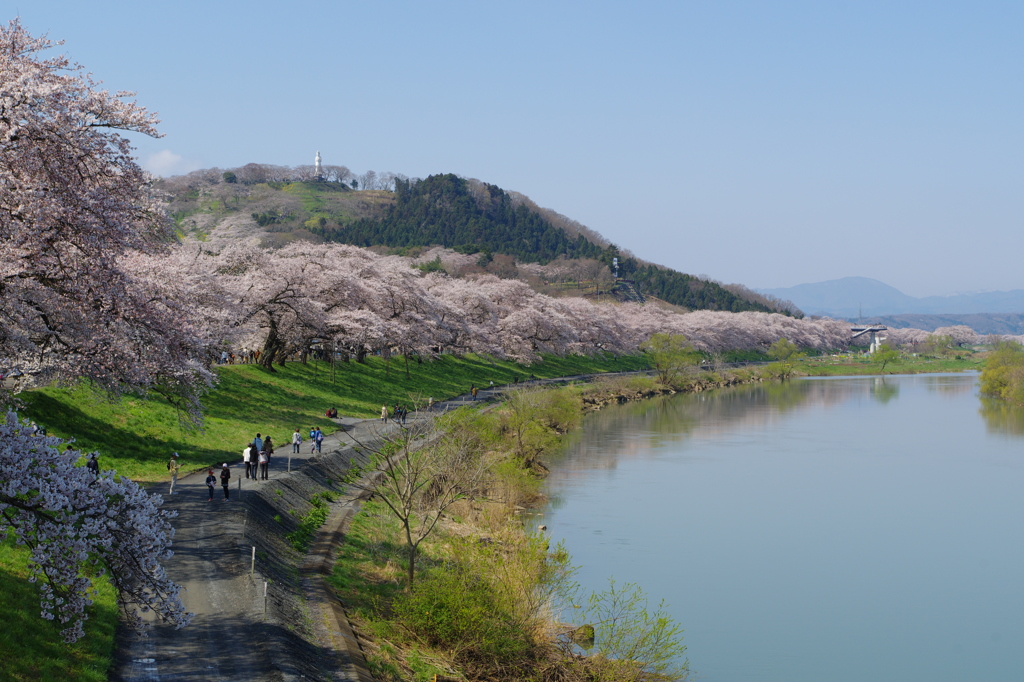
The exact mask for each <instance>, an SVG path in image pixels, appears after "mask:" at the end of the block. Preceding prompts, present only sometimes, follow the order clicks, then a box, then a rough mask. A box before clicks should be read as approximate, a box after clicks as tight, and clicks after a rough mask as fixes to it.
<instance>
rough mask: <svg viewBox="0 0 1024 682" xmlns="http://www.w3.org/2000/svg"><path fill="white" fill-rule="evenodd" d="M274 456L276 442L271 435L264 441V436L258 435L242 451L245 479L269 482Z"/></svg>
mask: <svg viewBox="0 0 1024 682" xmlns="http://www.w3.org/2000/svg"><path fill="white" fill-rule="evenodd" d="M273 456H274V440H273V439H272V438H271V437H270V434H267V439H266V440H264V439H263V436H262V434H259V433H257V434H256V437H255V438H253V439H252V442H251V443H249V444H248V445H246V446H245V449H244V450H242V462H243V463H244V464H245V477H246V478H251V479H252V480H254V481H258V480H261V479H262V480H264V481H266V480H268V479H269V478H270V473H269V472H270V458H271V457H273ZM222 475H223V474H222ZM226 490H227V489H226V488H225V491H226ZM225 494H226V493H225Z"/></svg>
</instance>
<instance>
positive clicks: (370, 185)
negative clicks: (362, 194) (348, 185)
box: [359, 170, 377, 189]
mask: <svg viewBox="0 0 1024 682" xmlns="http://www.w3.org/2000/svg"><path fill="white" fill-rule="evenodd" d="M359 184H360V185H362V187H363V189H377V173H376V172H374V171H372V170H368V171H366V172H365V173H363V175H362V177H361V178H360V182H359Z"/></svg>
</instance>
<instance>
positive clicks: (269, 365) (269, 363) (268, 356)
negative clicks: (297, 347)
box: [259, 318, 284, 372]
mask: <svg viewBox="0 0 1024 682" xmlns="http://www.w3.org/2000/svg"><path fill="white" fill-rule="evenodd" d="M283 345H284V344H283V343H282V342H281V338H280V337H279V336H278V335H277V320H275V319H274V318H270V329H269V330H268V331H267V339H266V340H265V341H264V342H263V352H262V353H260V359H259V363H260V366H261V367H263V368H264V369H266V370H268V371H271V372H276V371H277V370H275V369H274V358H275V356H276V355H277V354H278V353H279V352H280V350H281V346H283Z"/></svg>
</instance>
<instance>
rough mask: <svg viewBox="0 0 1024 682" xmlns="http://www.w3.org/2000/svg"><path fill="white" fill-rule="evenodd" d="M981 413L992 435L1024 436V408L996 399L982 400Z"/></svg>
mask: <svg viewBox="0 0 1024 682" xmlns="http://www.w3.org/2000/svg"><path fill="white" fill-rule="evenodd" d="M979 412H980V413H981V416H982V417H983V418H984V419H985V426H986V427H987V428H988V430H989V432H990V433H998V434H1002V435H1005V436H1024V407H1018V406H1017V405H1011V404H1010V403H1008V402H1006V401H1005V400H998V399H996V398H982V399H981V409H980V410H979Z"/></svg>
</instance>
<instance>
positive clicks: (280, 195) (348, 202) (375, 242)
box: [161, 173, 774, 312]
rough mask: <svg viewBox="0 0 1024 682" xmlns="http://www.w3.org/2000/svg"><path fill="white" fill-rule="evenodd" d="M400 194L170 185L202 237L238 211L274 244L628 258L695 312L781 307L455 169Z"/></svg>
mask: <svg viewBox="0 0 1024 682" xmlns="http://www.w3.org/2000/svg"><path fill="white" fill-rule="evenodd" d="M394 185H395V190H394V191H393V192H392V191H385V190H371V191H354V190H352V189H351V188H350V187H349V186H347V185H345V184H344V183H338V182H284V181H282V182H262V183H255V184H248V185H246V184H241V183H230V182H219V183H213V184H210V183H209V182H207V183H206V184H202V183H192V184H190V183H189V182H188V178H187V176H186V178H172V179H170V180H166V181H164V183H163V185H162V186H161V189H164V190H165V191H166V192H168V194H169V195H170V196H171V201H170V206H169V208H170V211H171V213H172V215H173V216H174V218H175V220H176V222H177V224H178V227H179V229H180V230H181V231H182V232H183V233H189V232H192V233H195V234H197V235H198V236H200V237H202V236H203V235H204V234H205V233H206V232H208V231H209V229H211V228H212V225H214V224H215V223H216V222H218V221H221V220H224V219H227V218H230V217H231V216H232V215H241V216H244V217H249V218H251V219H252V220H253V221H255V222H256V223H257V224H258V225H259V226H260V227H261V228H262V229H263V235H264V241H265V242H266V243H267V245H269V246H276V245H281V244H284V243H286V242H288V241H291V240H294V239H317V238H319V239H324V240H327V241H333V242H340V243H343V244H352V245H354V246H361V247H369V246H384V247H388V248H390V249H394V250H396V252H403V253H404V252H405V251H406V250H407V249H410V248H416V247H430V246H444V247H447V248H450V249H455V250H457V251H461V252H463V253H467V254H476V253H483V254H506V255H509V256H512V257H513V258H515V259H516V260H517V261H519V262H522V263H541V264H545V263H548V262H550V261H552V260H554V259H556V258H558V257H564V258H566V259H593V260H600V261H602V262H604V263H606V264H608V265H609V266H610V265H611V262H612V258H615V257H618V258H619V270H620V274H621V275H622V277H624V278H626V279H630V280H632V281H634V282H635V283H636V285H637V288H638V289H639V290H640V291H641V292H642V293H643V294H645V295H649V296H655V297H657V298H660V299H662V300H664V301H667V302H669V303H672V304H674V305H678V306H682V307H685V308H690V309H694V310H701V309H707V310H727V311H732V312H740V311H744V310H754V311H761V312H774V309H773V308H770V307H768V306H766V305H764V304H763V303H761V302H759V301H754V300H747V299H746V298H743V297H741V296H738V295H737V294H734V293H732V292H731V291H729V290H727V289H725V288H724V287H722V286H721V285H719V284H717V283H715V282H709V281H706V280H702V279H699V278H697V277H694V276H692V275H687V274H685V273H681V272H677V271H675V270H672V269H670V268H665V267H662V266H658V265H653V264H651V263H644V262H641V261H638V260H636V259H635V258H629V257H622V256H621V255H620V253H619V251H618V248H617V247H616V246H614V245H609V246H607V247H604V246H602V245H599V244H597V243H595V242H594V241H590V240H588V239H587V238H586V237H585V236H583V235H582V234H581V235H576V236H572V235H570V234H569V233H568V232H566V231H565V230H564V229H562V228H561V227H559V226H558V225H556V224H554V223H553V222H552V221H551V220H549V219H548V217H546V216H545V215H544V214H543V213H542V212H541V211H538V210H536V208H535V207H533V206H532V205H530V204H529V202H523V201H517V200H516V199H515V198H514V197H513V195H512V194H510V193H509V192H507V191H505V190H503V189H502V188H500V187H497V186H496V185H491V184H486V183H479V182H475V181H469V180H466V179H464V178H460V177H458V176H456V175H453V174H450V173H449V174H445V175H432V176H430V177H428V178H426V179H424V180H407V179H403V178H396V179H395V181H394Z"/></svg>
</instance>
